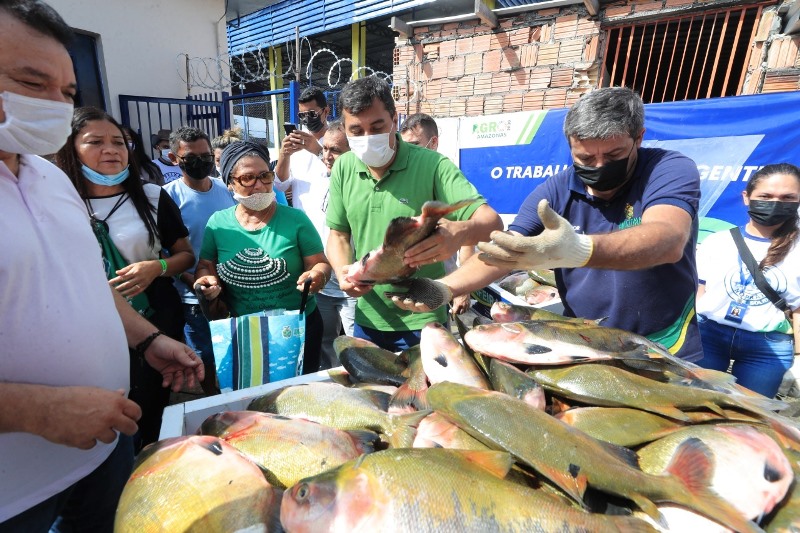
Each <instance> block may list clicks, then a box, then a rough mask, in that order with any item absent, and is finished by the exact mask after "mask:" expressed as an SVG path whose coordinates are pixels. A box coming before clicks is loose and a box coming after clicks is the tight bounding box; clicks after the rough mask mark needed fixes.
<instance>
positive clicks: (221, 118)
mask: <svg viewBox="0 0 800 533" xmlns="http://www.w3.org/2000/svg"><path fill="white" fill-rule="evenodd" d="M299 94H300V85H299V84H298V83H297V82H294V81H293V82H290V84H289V88H288V89H278V90H275V91H263V92H259V93H250V94H237V95H230V94H228V93H226V92H222V93H210V94H205V95H199V96H194V97H189V98H185V99H184V98H158V97H153V96H133V95H127V94H121V95H120V96H119V107H120V119H121V121H122V123H123V124H124V125H126V126H128V127H130V128H132V129H133V130H136V131H137V132H138V133H139V134H140V135H141V136H142V139H144V140H145V142H149V139H150V135H151V134H154V133H158V131H159V130H170V131H174V130H176V129H178V128H180V127H182V126H192V127H195V128H198V129H200V130H202V131H204V132H206V134H208V136H209V137H210V138H212V139H213V138H214V137H216V136H218V135H221V134H222V132H223V131H225V130H226V129H229V128H232V127H234V128H235V127H238V128H241V129H242V133H243V137H244V138H245V139H258V140H261V141H262V142H265V143H266V144H267V145H268V146H269V147H270V148H276V147H277V146H278V145H279V144H280V141H281V139H282V138H283V135H284V133H283V126H282V125H283V123H284V122H292V123H297V105H298V104H297V99H298V96H299ZM153 157H158V154H153Z"/></svg>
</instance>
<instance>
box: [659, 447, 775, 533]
mask: <svg viewBox="0 0 800 533" xmlns="http://www.w3.org/2000/svg"><path fill="white" fill-rule="evenodd" d="M712 457H713V456H712V454H711V451H710V450H709V448H708V446H707V445H706V444H705V443H703V441H701V440H700V439H698V438H690V439H686V440H685V441H684V442H682V443H681V445H680V446H678V448H677V449H676V450H675V455H673V457H672V460H671V461H670V463H669V465H667V468H666V469H665V470H664V472H666V473H668V474H670V475H672V476H674V477H676V478H678V479H679V480H680V482H681V483H682V484H683V486H684V488H685V489H686V490H687V492H688V497H689V498H688V499H690V500H692V501H693V505H692V509H693V510H694V511H695V512H699V513H701V514H703V515H704V516H706V517H707V518H710V519H711V520H714V521H716V522H717V523H719V524H721V525H724V526H726V527H729V528H731V529H733V530H734V531H739V532H748V531H749V532H759V531H763V530H762V529H761V528H759V527H758V526H757V525H756V524H755V523H753V522H752V521H750V520H748V519H747V518H745V517H744V516H743V515H742V513H741V512H740V511H739V510H738V509H736V508H735V507H734V506H733V505H731V504H730V503H728V502H727V501H725V500H723V499H722V498H720V497H719V495H718V494H716V493H715V492H714V491H713V490H711V489H710V488H709V485H710V483H711V478H712V476H713V474H714V472H713V469H714V467H713V464H712Z"/></svg>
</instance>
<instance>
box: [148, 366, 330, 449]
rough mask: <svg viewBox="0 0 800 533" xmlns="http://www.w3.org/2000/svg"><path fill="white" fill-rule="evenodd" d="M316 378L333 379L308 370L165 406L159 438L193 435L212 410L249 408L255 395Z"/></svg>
mask: <svg viewBox="0 0 800 533" xmlns="http://www.w3.org/2000/svg"><path fill="white" fill-rule="evenodd" d="M316 381H330V377H329V376H328V371H327V370H320V371H319V372H316V373H314V374H306V375H304V376H297V377H296V378H291V379H284V380H283V381H276V382H274V383H266V384H264V385H259V386H258V387H250V388H247V389H239V390H236V391H232V392H226V393H224V394H218V395H216V396H209V397H208V398H201V399H199V400H193V401H191V402H185V403H179V404H175V405H170V406H169V407H167V408H166V409H164V416H163V417H162V419H161V433H160V434H159V437H158V438H159V440H161V439H168V438H170V437H180V436H182V435H194V434H195V433H197V429H198V428H199V427H200V425H201V424H202V423H203V422H204V421H205V419H206V418H208V417H209V416H211V415H213V414H216V413H221V412H222V411H243V410H245V409H247V405H248V404H249V403H250V401H251V400H252V399H253V398H258V397H259V396H263V395H264V394H266V393H268V392H270V391H272V390H275V389H280V388H281V387H285V386H287V385H301V384H303V383H313V382H316Z"/></svg>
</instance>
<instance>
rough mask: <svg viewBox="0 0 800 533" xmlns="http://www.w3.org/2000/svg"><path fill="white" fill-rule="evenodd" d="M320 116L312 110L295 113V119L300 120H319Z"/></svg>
mask: <svg viewBox="0 0 800 533" xmlns="http://www.w3.org/2000/svg"><path fill="white" fill-rule="evenodd" d="M320 116H321V113H319V112H318V111H314V110H313V109H312V110H311V111H300V112H299V113H297V118H299V119H300V120H307V119H311V118H319V117H320Z"/></svg>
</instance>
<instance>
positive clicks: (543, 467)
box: [428, 383, 761, 531]
mask: <svg viewBox="0 0 800 533" xmlns="http://www.w3.org/2000/svg"><path fill="white" fill-rule="evenodd" d="M428 400H429V401H430V404H431V407H432V408H433V409H434V411H435V412H438V413H441V414H443V415H444V416H445V417H447V418H448V419H450V420H451V421H452V422H454V423H455V424H456V425H458V426H459V427H461V428H462V429H464V430H465V431H466V432H467V433H469V434H470V435H472V436H473V437H475V438H476V439H478V440H479V441H481V442H483V443H484V444H486V445H487V446H489V447H491V448H493V449H498V450H505V451H508V452H510V453H511V454H512V455H513V456H514V457H516V458H517V459H518V460H520V461H522V462H524V463H525V464H528V465H529V466H531V467H532V468H534V469H535V470H536V471H537V472H539V473H540V474H542V475H543V476H545V477H547V478H549V479H550V480H551V481H553V482H554V483H555V484H556V485H558V486H559V487H560V488H561V489H562V490H564V491H565V492H566V493H567V494H569V495H570V496H572V497H573V498H574V499H575V500H576V501H578V502H582V499H583V493H584V491H585V489H586V486H587V484H588V485H591V486H592V487H594V488H596V489H599V490H602V491H604V492H608V493H610V494H615V495H617V496H621V497H623V498H627V499H630V500H632V501H633V502H635V503H636V505H637V506H638V507H639V508H640V509H642V510H643V511H645V512H646V513H647V514H649V515H650V516H651V517H653V518H654V519H657V520H660V519H661V516H660V513H659V512H658V510H657V508H656V506H655V504H654V502H673V503H678V504H680V505H682V506H685V507H687V508H689V509H692V510H694V511H696V512H698V513H700V514H702V515H704V516H707V517H709V518H712V519H714V520H716V521H718V522H719V523H722V524H731V525H732V526H733V527H735V528H736V529H737V531H761V530H760V529H759V528H758V526H756V525H755V524H753V523H752V522H750V521H748V520H746V519H744V518H743V517H742V516H741V515H739V514H738V512H737V511H736V509H735V508H733V506H732V505H730V504H729V503H727V502H725V501H724V500H722V499H720V498H718V497H717V496H715V495H714V494H713V493H712V492H711V491H709V490H707V485H706V486H699V485H700V484H701V482H707V481H708V480H707V479H702V480H701V479H700V477H701V475H704V474H705V475H707V470H709V469H710V459H709V456H708V452H707V450H705V448H700V447H699V446H697V445H694V444H692V445H687V446H686V447H685V448H684V449H683V450H682V452H681V453H679V454H676V459H675V462H674V463H673V464H675V465H676V468H678V467H685V468H686V470H681V472H682V473H683V474H684V475H685V476H686V478H685V479H683V480H680V479H678V478H677V477H675V476H673V475H667V476H654V475H649V474H645V473H644V472H642V471H641V470H638V469H636V468H634V467H632V466H631V465H630V464H628V463H626V462H625V461H623V460H622V459H621V457H620V455H618V454H616V453H611V452H610V451H609V447H608V446H607V445H604V444H601V443H600V442H599V441H597V440H595V439H593V438H591V437H589V436H588V435H586V434H585V433H583V432H582V431H579V430H577V429H575V428H572V427H570V426H568V425H567V424H564V423H563V422H561V421H560V420H557V419H555V418H554V417H552V416H550V415H548V414H546V413H544V412H542V411H539V410H537V409H536V408H534V407H532V406H530V405H528V404H526V403H525V402H522V401H521V400H517V399H516V398H512V397H510V396H508V395H506V394H503V393H499V392H494V391H484V390H481V389H476V388H474V387H468V386H464V385H458V384H455V383H439V384H437V385H433V386H432V387H431V388H430V390H429V391H428ZM627 453H628V454H630V453H631V452H630V451H627ZM687 465H688V466H687ZM671 466H672V465H671ZM670 473H674V472H673V470H671V469H670Z"/></svg>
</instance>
